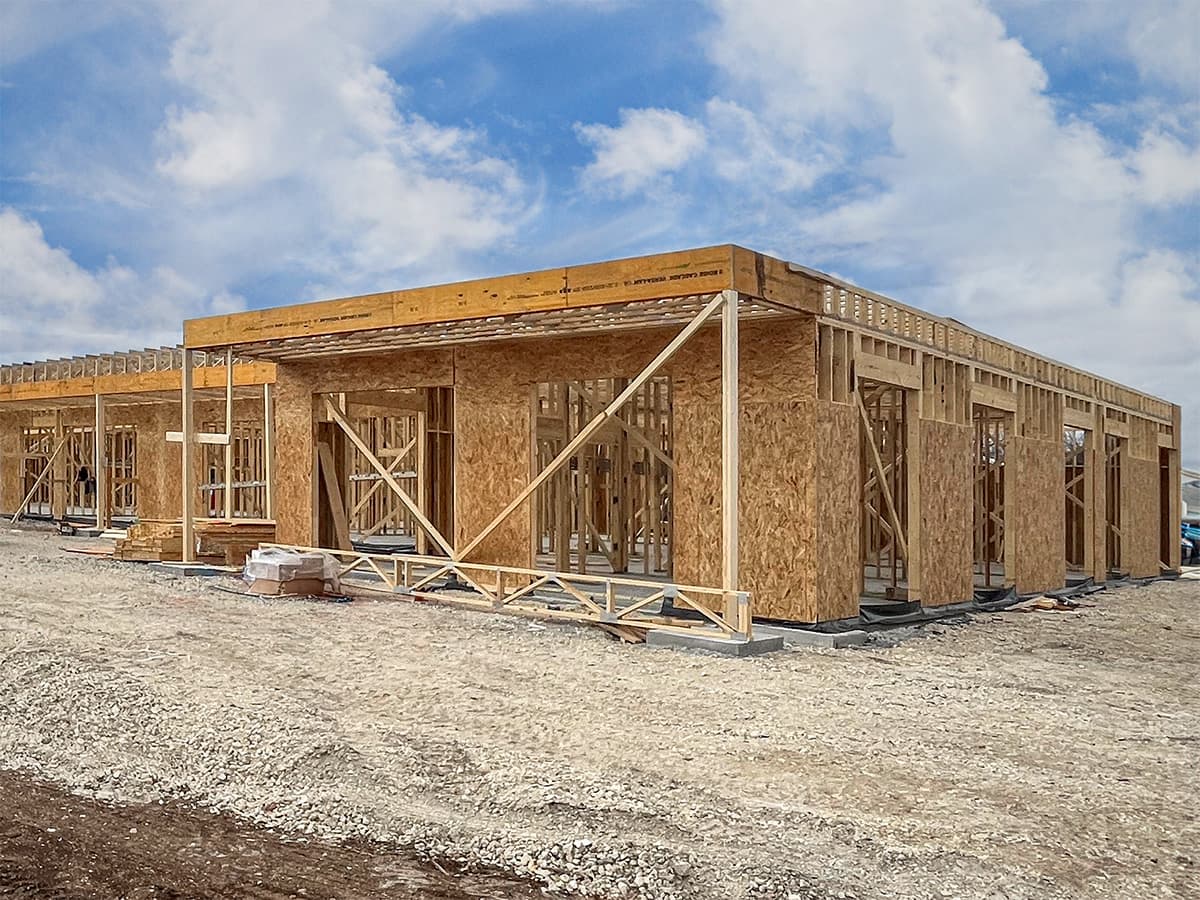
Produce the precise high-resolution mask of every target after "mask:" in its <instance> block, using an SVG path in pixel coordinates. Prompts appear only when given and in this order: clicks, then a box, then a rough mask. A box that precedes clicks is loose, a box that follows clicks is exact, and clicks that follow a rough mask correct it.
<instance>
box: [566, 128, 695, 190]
mask: <svg viewBox="0 0 1200 900" xmlns="http://www.w3.org/2000/svg"><path fill="white" fill-rule="evenodd" d="M575 129H576V132H577V133H578V134H579V137H580V138H581V139H582V140H583V141H585V142H586V143H588V144H590V145H591V146H592V148H593V149H594V151H595V157H594V158H593V160H592V161H591V162H590V163H588V165H587V167H586V168H585V169H584V170H583V178H584V181H585V182H587V183H589V184H593V185H610V186H614V187H615V188H616V189H617V190H618V191H619V192H620V193H623V194H630V193H633V192H634V191H636V190H639V189H641V188H643V187H645V186H646V185H648V184H650V183H652V182H654V181H655V180H656V179H659V178H661V177H662V176H664V175H666V174H669V173H671V172H674V171H676V170H678V169H679V168H681V167H682V166H683V165H684V164H685V163H687V161H688V160H689V159H691V158H692V157H694V156H695V155H696V154H698V153H699V152H700V151H701V150H702V149H703V148H704V145H705V132H704V127H703V126H702V125H701V124H700V123H699V122H696V121H695V120H693V119H690V118H688V117H687V116H685V115H683V114H681V113H678V112H675V111H674V110H669V109H654V108H649V109H622V110H621V111H620V124H619V125H616V126H610V125H599V124H595V125H584V124H577V125H576V126H575Z"/></svg>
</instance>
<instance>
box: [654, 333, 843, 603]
mask: <svg viewBox="0 0 1200 900" xmlns="http://www.w3.org/2000/svg"><path fill="white" fill-rule="evenodd" d="M814 353H815V320H813V319H811V318H809V317H800V316H798V317H795V318H789V319H785V320H779V321H777V322H774V323H770V324H766V323H756V324H754V325H746V326H743V327H742V329H741V333H740V340H739V356H740V365H739V376H740V378H739V387H740V389H739V392H738V400H739V405H740V415H739V440H740V447H741V453H740V456H741V467H740V482H739V491H740V503H739V511H738V541H739V548H740V554H739V569H740V577H739V586H740V587H741V588H742V589H743V590H747V591H749V592H750V593H751V594H752V596H753V605H754V614H755V615H756V616H759V617H762V618H773V619H789V620H795V621H813V620H814V618H816V617H817V612H818V610H819V607H818V604H817V600H816V595H815V588H814V586H815V580H816V567H817V562H816V559H817V555H816V537H815V532H816V526H815V523H814V520H813V516H812V511H813V509H814V506H815V500H814V496H815V469H816V428H815V415H816V412H815V409H816V407H815V400H814V399H813V397H814V386H813V379H814V377H815V362H814ZM720 358H721V357H720V335H719V333H718V332H716V331H715V330H714V331H706V332H702V333H701V334H699V335H697V337H696V338H695V340H694V342H693V343H692V344H691V345H690V346H689V347H688V348H686V350H685V351H684V352H681V354H680V355H679V356H678V357H677V358H676V359H675V360H674V361H673V362H672V365H671V366H670V368H669V371H670V374H671V376H672V379H673V381H672V385H673V390H674V402H675V444H674V447H675V464H676V479H675V482H674V490H675V493H674V500H675V516H674V522H675V533H674V543H673V545H672V553H673V554H674V565H675V579H676V580H677V581H680V582H684V583H695V584H705V585H716V584H720V578H721V453H720V448H721V369H720ZM833 617H834V616H820V618H833Z"/></svg>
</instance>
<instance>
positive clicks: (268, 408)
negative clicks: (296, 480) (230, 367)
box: [262, 384, 275, 519]
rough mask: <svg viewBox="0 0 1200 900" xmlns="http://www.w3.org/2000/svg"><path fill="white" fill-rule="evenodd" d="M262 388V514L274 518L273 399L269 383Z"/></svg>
mask: <svg viewBox="0 0 1200 900" xmlns="http://www.w3.org/2000/svg"><path fill="white" fill-rule="evenodd" d="M262 389H263V480H264V481H265V482H266V483H267V484H266V488H265V489H264V491H263V516H264V517H265V518H268V519H274V518H275V399H274V397H272V395H271V385H269V384H264V385H263V386H262Z"/></svg>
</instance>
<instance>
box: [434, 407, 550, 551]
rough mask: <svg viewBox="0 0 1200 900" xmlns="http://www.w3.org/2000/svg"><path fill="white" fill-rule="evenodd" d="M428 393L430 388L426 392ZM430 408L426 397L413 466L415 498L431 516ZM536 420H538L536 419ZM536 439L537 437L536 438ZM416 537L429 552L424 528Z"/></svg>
mask: <svg viewBox="0 0 1200 900" xmlns="http://www.w3.org/2000/svg"><path fill="white" fill-rule="evenodd" d="M425 393H426V395H428V393H429V392H428V390H427V391H426V392H425ZM428 408H429V401H428V399H426V401H425V408H424V409H420V410H418V411H417V415H416V429H417V433H416V434H414V435H413V440H415V441H416V446H415V447H413V450H412V452H413V453H415V454H416V459H415V460H414V462H415V463H416V465H414V466H413V471H414V472H416V473H417V479H416V480H417V484H416V487H415V488H414V489H413V493H414V494H416V496H415V497H414V498H413V499H414V501H415V502H416V504H417V509H418V510H420V511H421V513H422V514H423V515H424V516H425V518H427V519H428V518H429V413H428V412H427V411H426V410H428ZM535 421H536V420H535ZM535 440H536V438H535ZM413 530H414V531H416V534H415V535H414V537H415V538H416V542H415V546H414V549H415V550H416V551H417V553H418V554H420V555H421V556H425V555H427V554H428V553H429V536H428V535H427V534H426V533H425V529H423V528H415V529H413Z"/></svg>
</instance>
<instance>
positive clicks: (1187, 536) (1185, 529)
mask: <svg viewBox="0 0 1200 900" xmlns="http://www.w3.org/2000/svg"><path fill="white" fill-rule="evenodd" d="M1180 532H1181V533H1180V539H1181V540H1182V541H1183V543H1182V544H1181V545H1180V557H1179V558H1180V559H1181V560H1182V561H1183V564H1184V565H1187V566H1197V565H1200V525H1189V524H1188V523H1187V522H1184V523H1183V524H1182V526H1181V528H1180Z"/></svg>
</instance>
